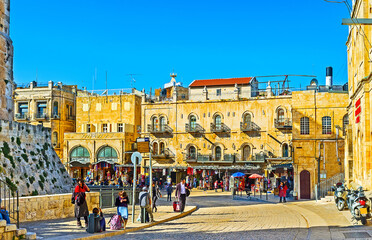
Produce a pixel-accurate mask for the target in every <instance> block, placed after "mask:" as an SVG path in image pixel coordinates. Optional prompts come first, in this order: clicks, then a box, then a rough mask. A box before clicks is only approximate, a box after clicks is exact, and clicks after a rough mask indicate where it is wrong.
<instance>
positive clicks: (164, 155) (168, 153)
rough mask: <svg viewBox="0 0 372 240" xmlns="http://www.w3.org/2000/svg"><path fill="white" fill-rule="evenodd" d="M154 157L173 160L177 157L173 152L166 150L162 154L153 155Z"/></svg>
mask: <svg viewBox="0 0 372 240" xmlns="http://www.w3.org/2000/svg"><path fill="white" fill-rule="evenodd" d="M152 157H153V158H173V157H175V154H174V153H173V152H172V151H171V150H169V149H168V148H166V149H164V151H163V152H161V153H153V155H152Z"/></svg>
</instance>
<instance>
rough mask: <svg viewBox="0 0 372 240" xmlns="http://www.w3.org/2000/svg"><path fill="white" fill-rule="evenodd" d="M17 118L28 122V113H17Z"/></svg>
mask: <svg viewBox="0 0 372 240" xmlns="http://www.w3.org/2000/svg"><path fill="white" fill-rule="evenodd" d="M15 118H16V119H17V120H28V114H26V113H16V114H15Z"/></svg>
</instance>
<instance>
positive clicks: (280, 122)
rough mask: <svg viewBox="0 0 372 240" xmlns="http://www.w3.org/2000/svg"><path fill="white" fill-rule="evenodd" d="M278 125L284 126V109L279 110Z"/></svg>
mask: <svg viewBox="0 0 372 240" xmlns="http://www.w3.org/2000/svg"><path fill="white" fill-rule="evenodd" d="M278 123H279V124H284V109H282V108H280V109H279V110H278Z"/></svg>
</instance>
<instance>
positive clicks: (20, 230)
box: [16, 228, 27, 237]
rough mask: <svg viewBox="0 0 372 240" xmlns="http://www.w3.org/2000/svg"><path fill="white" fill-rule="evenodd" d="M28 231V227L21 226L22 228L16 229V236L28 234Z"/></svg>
mask: <svg viewBox="0 0 372 240" xmlns="http://www.w3.org/2000/svg"><path fill="white" fill-rule="evenodd" d="M26 233H27V229H26V228H20V229H17V230H16V236H17V237H19V236H22V235H26Z"/></svg>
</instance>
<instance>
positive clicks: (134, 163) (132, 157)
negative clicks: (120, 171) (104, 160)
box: [130, 152, 142, 165]
mask: <svg viewBox="0 0 372 240" xmlns="http://www.w3.org/2000/svg"><path fill="white" fill-rule="evenodd" d="M137 158H138V162H136V159H137ZM130 160H131V161H132V163H133V165H137V164H141V161H142V155H141V153H139V152H134V153H133V154H132V156H131V157H130Z"/></svg>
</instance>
